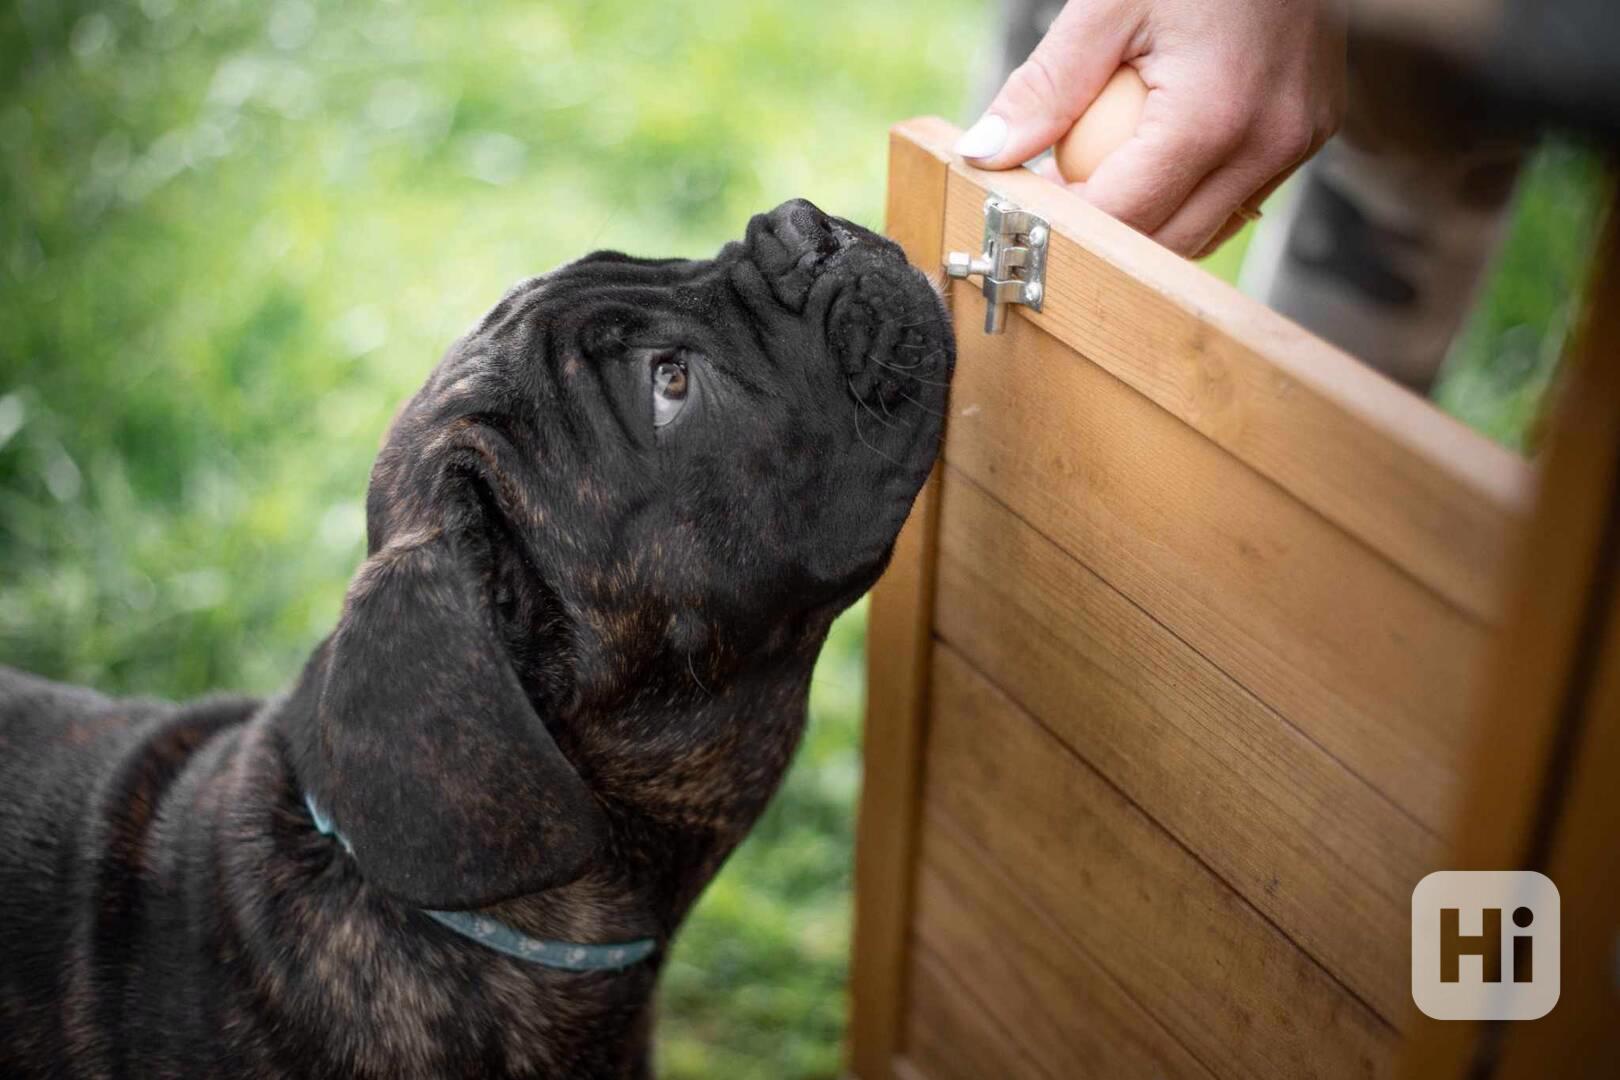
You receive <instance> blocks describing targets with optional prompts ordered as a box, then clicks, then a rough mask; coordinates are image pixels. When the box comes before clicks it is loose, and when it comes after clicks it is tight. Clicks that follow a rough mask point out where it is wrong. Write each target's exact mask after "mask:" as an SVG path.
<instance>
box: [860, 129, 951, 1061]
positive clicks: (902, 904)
mask: <svg viewBox="0 0 1620 1080" xmlns="http://www.w3.org/2000/svg"><path fill="white" fill-rule="evenodd" d="M923 127H924V129H925V130H924V131H923V133H922V134H921V135H919V134H918V133H917V132H915V131H913V130H912V129H911V128H910V127H908V126H907V125H900V126H899V127H897V128H895V129H894V131H893V132H891V133H890V137H889V172H890V176H889V206H888V225H887V230H888V234H889V236H890V237H892V238H893V239H895V240H896V241H898V242H899V243H900V244H901V246H902V247H904V248H905V251H906V257H907V258H908V259H910V260H911V261H912V263H913V264H914V265H917V266H921V267H924V268H927V269H929V270H930V271H931V270H932V269H933V268H935V267H938V266H939V262H940V243H941V230H942V228H943V219H944V212H945V201H944V200H945V159H944V158H943V157H942V156H941V155H939V154H938V153H935V152H933V151H930V150H928V149H927V148H926V142H927V139H926V137H925V136H926V135H927V125H926V124H924V125H923ZM937 487H938V484H937V480H936V479H930V480H929V482H928V483H927V484H926V485H925V486H924V488H923V491H922V493H921V494H920V495H918V497H917V502H916V504H915V505H914V506H913V508H912V512H911V517H910V519H909V520H908V521H907V522H906V525H905V527H904V528H903V529H902V530H901V532H900V537H899V539H898V540H897V541H896V543H895V549H894V557H893V559H892V561H891V562H890V564H889V569H888V571H887V572H886V573H885V574H884V576H883V579H882V580H881V581H879V582H878V584H877V587H876V588H875V589H873V592H872V605H871V616H870V619H869V622H868V626H867V658H868V659H867V693H866V728H865V740H864V746H863V758H864V782H863V786H862V790H861V806H860V812H859V817H858V819H857V825H856V837H855V916H854V918H855V926H854V949H853V953H852V956H851V961H850V1017H849V1034H848V1047H847V1048H848V1053H849V1066H850V1069H851V1070H852V1071H853V1072H854V1074H855V1075H857V1076H861V1077H865V1078H867V1080H879V1078H884V1077H888V1076H889V1075H890V1074H891V1071H892V1067H891V1062H892V1059H893V1056H894V1052H895V1048H896V1047H897V1045H898V1043H899V1039H900V1023H901V1011H902V1009H903V1007H904V1003H905V988H904V978H905V967H904V965H905V948H906V940H907V925H908V922H909V918H910V896H911V882H912V874H913V864H914V860H915V855H914V846H915V837H914V832H915V828H916V815H917V802H918V778H917V769H918V762H919V759H920V756H921V741H922V731H923V721H924V718H925V715H926V710H927V690H928V660H929V652H930V648H931V630H930V626H931V624H932V619H933V599H934V578H933V561H934V553H933V547H934V531H935V527H934V523H935V517H936V515H935V512H934V509H935V505H936V503H935V499H936V494H935V493H936V491H937Z"/></svg>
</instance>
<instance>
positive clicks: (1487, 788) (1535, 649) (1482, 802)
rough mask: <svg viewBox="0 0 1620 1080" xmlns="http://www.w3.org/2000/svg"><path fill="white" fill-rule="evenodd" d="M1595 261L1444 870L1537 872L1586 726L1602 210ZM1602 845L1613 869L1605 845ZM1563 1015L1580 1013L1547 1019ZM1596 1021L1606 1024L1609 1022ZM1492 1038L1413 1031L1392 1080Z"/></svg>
mask: <svg viewBox="0 0 1620 1080" xmlns="http://www.w3.org/2000/svg"><path fill="white" fill-rule="evenodd" d="M1597 259H1598V265H1597V274H1596V277H1595V279H1594V282H1593V285H1592V288H1591V290H1590V292H1589V300H1588V310H1587V314H1586V319H1585V323H1584V325H1583V327H1582V330H1581V333H1580V335H1579V336H1578V338H1577V344H1576V346H1575V347H1574V349H1573V351H1572V353H1571V356H1570V358H1569V361H1568V369H1567V371H1566V372H1565V373H1564V375H1563V376H1562V379H1561V384H1562V385H1561V386H1560V388H1559V392H1558V395H1557V398H1556V406H1555V408H1554V410H1553V414H1552V422H1551V424H1550V425H1549V429H1550V438H1549V446H1548V450H1547V454H1546V458H1547V464H1546V479H1545V481H1544V482H1543V485H1542V491H1541V495H1540V499H1539V502H1538V504H1537V508H1536V513H1535V520H1534V522H1533V523H1532V525H1531V527H1530V529H1529V539H1528V542H1527V543H1526V544H1525V545H1524V549H1523V552H1522V555H1521V558H1520V560H1519V565H1518V567H1517V569H1516V571H1515V581H1516V587H1515V593H1514V602H1513V609H1512V614H1511V616H1510V618H1509V620H1508V623H1507V626H1506V628H1505V629H1504V631H1503V633H1502V634H1501V635H1500V638H1499V640H1498V643H1497V646H1496V648H1495V651H1494V658H1493V662H1492V664H1491V669H1490V670H1491V676H1492V677H1491V679H1490V682H1489V686H1488V690H1489V693H1488V694H1487V695H1485V696H1484V697H1483V698H1482V701H1483V706H1482V709H1481V716H1480V720H1479V722H1478V725H1477V732H1478V734H1477V741H1476V745H1475V747H1474V749H1473V752H1472V754H1471V755H1470V760H1471V768H1470V770H1469V773H1468V785H1467V791H1466V793H1465V795H1464V798H1463V803H1462V811H1461V815H1460V818H1459V824H1458V827H1457V831H1456V835H1455V840H1454V843H1453V845H1452V852H1451V856H1450V860H1449V863H1448V866H1449V868H1450V869H1456V870H1503V869H1514V868H1521V867H1522V868H1528V869H1541V868H1543V867H1544V866H1545V860H1546V858H1547V855H1548V851H1547V845H1548V842H1549V839H1550V837H1551V836H1552V835H1553V830H1554V826H1555V825H1556V818H1557V815H1558V812H1559V810H1560V807H1559V805H1558V803H1557V801H1556V796H1557V794H1558V792H1559V790H1560V788H1561V786H1562V785H1563V784H1565V783H1566V782H1567V776H1566V774H1567V773H1568V770H1569V769H1570V767H1571V765H1572V764H1573V759H1572V757H1571V755H1570V752H1569V748H1570V747H1572V746H1574V745H1578V742H1577V739H1578V729H1579V726H1580V724H1581V723H1582V722H1583V721H1582V717H1583V716H1585V715H1588V714H1587V711H1586V710H1587V708H1588V706H1587V705H1586V704H1585V703H1583V702H1582V701H1579V700H1577V696H1578V695H1581V694H1585V693H1587V692H1588V690H1587V689H1586V688H1583V687H1582V686H1580V685H1578V684H1579V683H1581V681H1582V680H1583V679H1585V678H1587V677H1589V675H1590V673H1589V672H1583V671H1582V668H1581V659H1582V655H1583V641H1587V640H1588V639H1590V637H1591V635H1592V633H1593V627H1594V625H1595V624H1596V625H1601V618H1600V617H1599V613H1600V612H1601V610H1602V609H1601V608H1600V606H1599V605H1601V604H1603V603H1604V602H1605V600H1606V597H1607V595H1608V590H1607V587H1597V586H1595V583H1597V582H1599V579H1600V571H1601V570H1602V568H1603V566H1604V562H1605V559H1609V558H1612V552H1611V551H1609V549H1610V548H1611V547H1612V543H1613V538H1612V536H1610V535H1609V533H1610V532H1611V531H1612V529H1613V528H1614V527H1615V526H1614V525H1613V524H1612V523H1613V521H1614V514H1615V503H1616V489H1617V487H1620V365H1617V364H1616V363H1615V358H1616V357H1617V356H1620V210H1617V209H1616V207H1615V205H1613V204H1611V209H1610V213H1609V219H1608V222H1607V225H1606V226H1605V230H1604V236H1603V238H1602V240H1601V241H1600V243H1599V245H1598V255H1597ZM1586 647H1590V645H1589V644H1588V645H1586ZM1608 782H1609V783H1611V784H1612V783H1613V777H1612V774H1611V775H1610V776H1609V781H1608ZM1608 841H1609V844H1610V854H1608V855H1607V858H1608V859H1609V860H1611V862H1612V859H1613V854H1612V850H1613V849H1612V844H1613V837H1612V835H1611V836H1610V837H1609V838H1608ZM1586 872H1590V871H1586ZM1553 881H1554V884H1557V885H1560V887H1563V886H1564V885H1565V884H1566V883H1565V882H1560V881H1559V880H1558V879H1557V878H1554V879H1553ZM1612 913H1613V909H1611V912H1610V914H1611V916H1612ZM1614 948H1615V945H1614V939H1613V938H1612V937H1611V938H1609V939H1607V940H1602V941H1583V942H1580V943H1578V944H1576V943H1574V942H1573V940H1572V939H1571V938H1569V937H1568V936H1567V935H1566V937H1565V949H1564V956H1565V957H1566V959H1568V958H1572V957H1573V956H1574V954H1575V952H1576V951H1577V950H1584V951H1586V952H1588V953H1600V954H1602V956H1603V957H1604V958H1605V959H1603V960H1602V961H1599V960H1598V959H1597V957H1596V956H1588V957H1586V960H1587V962H1603V963H1612V957H1613V950H1614ZM1611 972H1612V969H1611ZM1611 978H1612V973H1611ZM1566 1008H1570V1009H1580V1008H1583V1006H1582V1005H1578V1004H1577V1005H1571V1004H1570V1003H1569V1002H1567V1001H1566V1002H1564V1003H1562V1004H1560V1005H1559V1006H1558V1010H1563V1009H1566ZM1555 1011H1557V1010H1555ZM1606 1015H1607V1016H1608V1017H1609V1021H1612V1015H1613V1014H1612V1013H1609V1014H1606ZM1545 1022H1546V1021H1544V1020H1542V1021H1536V1023H1537V1024H1543V1023H1545ZM1606 1022H1608V1021H1606ZM1549 1026H1550V1025H1549ZM1501 1034H1502V1032H1501V1029H1500V1028H1499V1027H1497V1026H1485V1027H1482V1026H1481V1025H1478V1024H1469V1023H1461V1022H1456V1021H1451V1022H1446V1021H1435V1020H1428V1019H1427V1018H1423V1017H1418V1018H1417V1019H1416V1020H1415V1024H1414V1037H1413V1040H1412V1046H1411V1048H1410V1050H1409V1052H1408V1054H1407V1056H1406V1059H1405V1061H1404V1062H1403V1070H1402V1074H1403V1075H1404V1076H1407V1077H1411V1078H1412V1080H1434V1078H1446V1077H1463V1076H1473V1075H1477V1074H1478V1073H1477V1068H1476V1066H1477V1065H1478V1064H1479V1063H1485V1064H1487V1065H1488V1064H1489V1063H1490V1062H1491V1061H1492V1060H1493V1059H1494V1057H1495V1049H1494V1047H1495V1040H1496V1039H1497V1038H1499V1037H1500V1036H1501ZM1482 1040H1483V1042H1482Z"/></svg>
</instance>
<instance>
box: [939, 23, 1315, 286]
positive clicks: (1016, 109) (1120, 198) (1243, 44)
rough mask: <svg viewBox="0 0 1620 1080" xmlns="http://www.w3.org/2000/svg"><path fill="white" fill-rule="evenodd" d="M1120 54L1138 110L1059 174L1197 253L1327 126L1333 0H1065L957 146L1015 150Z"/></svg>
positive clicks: (976, 154) (1088, 95)
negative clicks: (1109, 145)
mask: <svg viewBox="0 0 1620 1080" xmlns="http://www.w3.org/2000/svg"><path fill="white" fill-rule="evenodd" d="M1126 63H1128V64H1130V65H1132V66H1133V67H1135V68H1136V69H1137V71H1138V72H1139V73H1140V74H1141V76H1142V79H1143V81H1144V82H1146V83H1147V85H1148V96H1147V103H1146V105H1145V107H1144V109H1143V112H1142V119H1141V123H1140V124H1139V125H1138V126H1137V129H1136V133H1135V134H1134V135H1133V136H1132V137H1131V138H1130V139H1128V140H1127V141H1126V142H1125V143H1124V144H1123V145H1122V146H1121V147H1120V148H1119V149H1118V150H1116V151H1114V152H1113V153H1112V154H1110V155H1109V156H1108V157H1107V158H1105V159H1104V160H1103V162H1102V163H1101V164H1100V165H1099V166H1098V167H1097V170H1096V172H1095V173H1093V174H1092V176H1091V178H1090V179H1089V180H1087V181H1085V182H1084V183H1075V184H1070V185H1069V186H1070V187H1071V188H1073V189H1074V190H1076V191H1078V192H1079V193H1080V194H1082V195H1083V196H1085V198H1086V199H1087V200H1089V201H1090V202H1091V203H1092V204H1093V205H1095V206H1097V207H1098V208H1099V209H1101V210H1103V211H1105V212H1107V213H1109V214H1111V215H1113V216H1114V217H1116V218H1118V219H1119V220H1121V221H1123V222H1125V223H1126V224H1128V225H1131V226H1132V227H1134V228H1136V229H1138V230H1140V231H1141V232H1144V233H1147V234H1148V235H1150V236H1152V237H1153V238H1154V239H1155V240H1157V241H1159V242H1160V243H1161V244H1164V245H1165V246H1166V247H1168V248H1171V249H1172V250H1175V251H1178V252H1180V253H1181V254H1183V255H1203V254H1207V253H1208V252H1210V251H1213V250H1214V249H1215V248H1216V247H1218V246H1219V245H1220V244H1221V243H1222V242H1224V241H1225V240H1226V239H1227V238H1228V237H1229V236H1230V235H1231V234H1232V233H1234V232H1236V231H1237V229H1238V228H1239V227H1241V225H1242V223H1243V218H1242V217H1241V216H1238V214H1237V211H1238V209H1239V208H1240V207H1245V206H1247V207H1251V208H1253V207H1256V206H1258V204H1259V203H1260V201H1262V200H1263V199H1264V198H1265V197H1266V196H1267V195H1269V194H1271V192H1272V190H1273V189H1275V188H1276V187H1277V185H1278V184H1280V183H1282V181H1283V180H1285V179H1286V178H1287V177H1288V176H1289V174H1291V173H1292V172H1293V171H1294V170H1295V169H1297V168H1298V167H1299V166H1300V165H1302V164H1304V162H1305V161H1306V160H1307V159H1308V158H1309V157H1310V156H1311V155H1312V154H1314V153H1316V151H1317V150H1319V149H1321V147H1322V144H1323V143H1325V142H1326V141H1327V140H1328V138H1329V137H1330V136H1331V135H1332V134H1333V133H1334V131H1336V130H1337V129H1338V125H1339V121H1340V118H1341V117H1342V115H1343V112H1344V97H1345V89H1344V88H1345V17H1344V0H1069V2H1068V3H1067V4H1065V5H1064V7H1063V10H1062V12H1060V13H1059V15H1058V17H1057V19H1056V20H1055V21H1054V22H1053V23H1052V27H1051V29H1050V30H1048V31H1047V34H1046V37H1045V38H1043V39H1042V41H1041V43H1040V44H1039V45H1038V46H1036V48H1035V51H1034V53H1032V54H1031V55H1030V58H1029V59H1028V60H1027V61H1026V62H1025V63H1024V64H1023V65H1022V66H1020V67H1019V68H1018V70H1016V71H1014V72H1013V74H1012V76H1011V77H1010V78H1009V79H1008V80H1007V84H1006V85H1005V86H1003V87H1002V88H1001V92H1000V93H998V94H997V95H996V98H995V100H994V101H993V102H991V104H990V108H989V109H988V110H987V111H986V113H985V115H984V116H983V117H982V118H981V119H980V120H979V122H978V123H976V124H974V125H973V127H972V128H970V129H969V130H968V131H967V133H966V134H964V135H963V136H962V138H961V140H960V141H959V142H958V143H957V146H956V150H957V153H959V154H961V155H962V156H963V157H966V158H969V159H971V160H972V161H973V163H974V164H976V165H979V166H981V167H983V168H988V169H1007V168H1012V167H1014V166H1016V165H1019V164H1021V163H1022V162H1024V161H1027V160H1028V159H1030V158H1032V157H1034V156H1035V155H1036V154H1038V153H1040V152H1041V151H1042V150H1045V149H1046V148H1047V147H1049V146H1051V145H1052V144H1053V143H1055V142H1057V140H1058V139H1059V138H1061V137H1062V136H1063V134H1064V133H1065V132H1067V131H1068V130H1069V128H1070V127H1071V126H1072V125H1073V124H1074V122H1075V120H1076V119H1078V118H1079V117H1080V115H1081V114H1082V113H1084V112H1085V111H1086V109H1087V107H1088V106H1089V105H1090V104H1091V102H1092V101H1093V99H1095V98H1096V96H1097V94H1098V92H1099V91H1100V90H1101V89H1102V88H1103V86H1104V85H1105V84H1106V83H1107V82H1108V80H1109V79H1110V78H1111V77H1112V76H1113V74H1114V72H1115V71H1116V70H1117V69H1118V68H1119V66H1120V65H1121V64H1126ZM1049 175H1050V173H1049Z"/></svg>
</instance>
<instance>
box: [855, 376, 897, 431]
mask: <svg viewBox="0 0 1620 1080" xmlns="http://www.w3.org/2000/svg"><path fill="white" fill-rule="evenodd" d="M844 381H845V382H846V383H848V384H849V392H850V393H851V394H853V395H854V397H855V401H856V403H857V404H859V405H860V406H861V408H863V409H865V410H866V411H867V412H869V413H871V414H872V419H874V420H876V421H877V422H878V423H880V424H882V425H883V426H884V427H894V425H893V424H891V423H889V422H888V421H887V420H885V419H883V417H881V416H879V415H878V414H877V410H876V409H874V408H872V406H870V405H868V404H867V403H866V399H865V398H863V397H861V395H859V394H856V393H855V380H853V379H847V378H846V379H845V380H844Z"/></svg>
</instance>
